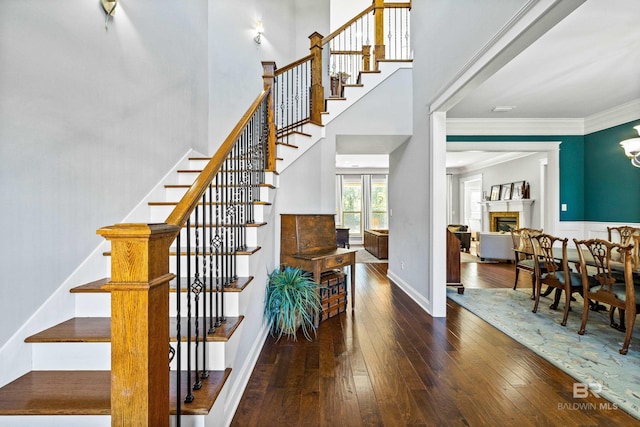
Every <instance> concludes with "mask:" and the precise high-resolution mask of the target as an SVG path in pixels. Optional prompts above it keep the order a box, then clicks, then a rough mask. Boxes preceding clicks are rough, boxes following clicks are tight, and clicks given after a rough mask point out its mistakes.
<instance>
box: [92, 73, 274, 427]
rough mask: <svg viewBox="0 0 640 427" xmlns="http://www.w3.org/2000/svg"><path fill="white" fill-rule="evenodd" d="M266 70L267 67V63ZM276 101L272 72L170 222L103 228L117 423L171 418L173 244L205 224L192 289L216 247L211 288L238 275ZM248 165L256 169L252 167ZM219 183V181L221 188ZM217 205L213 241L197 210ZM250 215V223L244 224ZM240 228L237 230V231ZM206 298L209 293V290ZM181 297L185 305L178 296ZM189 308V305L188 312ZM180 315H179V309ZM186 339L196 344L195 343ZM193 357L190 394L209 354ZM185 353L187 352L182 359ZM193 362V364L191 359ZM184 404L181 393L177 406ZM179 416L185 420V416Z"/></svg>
mask: <svg viewBox="0 0 640 427" xmlns="http://www.w3.org/2000/svg"><path fill="white" fill-rule="evenodd" d="M265 74H268V67H267V72H266V73H265ZM271 74H272V73H271ZM272 109H273V100H272V91H271V87H269V83H268V78H267V79H265V90H264V91H263V92H262V93H261V94H260V95H259V96H258V97H257V98H256V100H255V101H254V102H253V103H252V104H251V106H250V108H249V109H248V110H247V112H246V113H245V115H244V116H243V117H242V118H241V120H240V121H239V122H238V124H237V125H236V126H235V127H234V129H233V130H232V132H231V133H230V134H229V136H228V137H227V139H226V140H225V141H224V142H223V144H222V145H221V146H220V148H219V149H218V151H217V152H216V153H215V154H214V156H213V157H212V158H211V160H210V161H209V162H208V164H207V165H206V167H205V168H204V169H203V170H202V172H201V173H200V174H199V175H198V177H197V178H196V179H195V181H194V183H193V184H192V185H191V187H190V188H189V189H188V190H187V192H186V193H185V194H184V196H183V197H182V199H181V200H180V202H179V203H178V204H177V205H176V207H175V209H174V210H173V211H172V212H171V214H170V215H169V216H168V217H167V219H166V222H165V223H164V224H116V225H113V226H108V227H103V228H101V229H99V230H98V231H97V233H98V234H100V235H102V236H103V237H104V238H105V239H107V240H109V241H110V242H111V281H110V283H109V284H108V287H109V290H110V291H111V311H112V318H111V325H112V326H111V330H112V337H111V340H112V346H111V365H112V371H111V417H112V426H129V425H140V426H154V427H155V426H168V425H169V407H170V405H169V395H170V394H169V383H170V381H169V379H170V378H169V372H168V366H169V357H170V356H169V355H170V353H174V352H176V351H177V354H178V355H179V354H180V348H179V343H180V341H181V339H180V336H178V339H177V343H178V344H177V347H178V349H177V350H176V349H173V348H172V347H171V346H170V343H169V335H170V334H169V322H168V321H167V320H168V318H169V282H170V281H171V280H172V279H173V278H174V277H176V275H174V274H171V273H170V261H169V259H170V247H171V245H172V243H173V242H174V241H179V240H180V230H182V229H185V230H186V232H185V233H186V236H187V241H188V240H189V238H190V237H189V236H190V234H191V229H192V228H196V229H198V227H199V226H202V227H203V230H202V243H200V242H197V243H196V246H195V248H194V250H195V252H196V254H198V252H199V254H200V258H199V259H197V260H196V261H195V262H193V263H192V262H190V261H187V262H186V265H187V270H189V268H190V267H191V266H192V264H193V267H194V270H195V280H196V281H197V282H195V283H191V285H187V286H188V289H187V291H189V292H190V291H191V289H192V287H193V288H194V289H195V288H196V287H200V286H201V285H204V286H206V284H205V283H203V282H205V281H206V279H205V278H204V277H202V276H204V275H206V272H205V271H206V267H207V264H206V262H207V261H206V259H207V257H209V260H210V261H211V263H210V264H209V265H208V268H209V271H213V270H214V268H213V258H212V257H213V253H214V252H216V253H217V254H219V255H221V256H224V257H225V259H224V261H223V262H222V264H224V265H223V266H220V264H219V263H218V261H216V266H215V270H216V272H217V273H218V274H221V275H222V276H220V275H218V276H217V277H216V278H215V281H216V288H215V289H212V290H211V292H212V294H213V293H216V292H219V291H223V289H220V286H221V285H224V284H223V283H222V282H221V279H224V280H225V281H227V282H228V281H230V280H233V277H230V276H233V275H234V274H235V273H233V268H234V267H233V265H234V260H233V257H235V255H236V254H237V253H238V251H239V250H241V249H243V248H242V245H244V243H243V242H242V239H243V234H242V227H243V226H245V225H246V222H251V221H252V216H251V214H250V213H247V212H246V210H247V208H248V209H249V210H250V209H251V208H252V205H253V201H254V200H256V197H257V195H256V193H255V190H256V189H258V191H259V185H260V184H261V183H262V182H264V175H263V174H264V171H265V170H266V169H269V168H271V169H273V168H274V167H273V165H275V141H274V137H273V136H274V124H273V117H274V114H273V111H272ZM270 110H271V111H270ZM246 167H248V168H250V170H246V169H245V168H246ZM260 174H262V176H260ZM260 181H262V182H260ZM212 183H215V184H212ZM212 185H215V190H214V188H213V187H212ZM214 191H215V192H216V196H215V199H214V198H213V192H214ZM207 193H208V194H209V199H208V200H207V198H206V197H207V196H206V195H207ZM214 208H215V210H216V212H217V214H216V215H217V216H216V217H215V221H216V224H215V225H216V227H218V230H223V231H221V232H220V233H218V232H216V236H214V235H213V233H212V232H210V233H211V234H209V238H210V241H209V242H210V243H211V245H210V246H209V244H208V242H206V241H205V239H206V229H205V224H204V222H205V219H204V216H203V217H202V218H203V219H202V224H200V223H199V220H198V219H197V217H198V214H197V212H198V211H199V210H200V209H202V212H203V215H204V212H205V209H208V210H209V211H210V212H213V210H214ZM218 214H219V215H218ZM194 215H195V218H196V219H195V221H196V223H195V224H194V225H193V227H192V226H191V224H190V223H191V218H192V216H194ZM229 218H231V219H232V221H233V222H232V223H227V222H225V220H226V219H229ZM213 221H214V219H213V217H211V216H210V217H209V224H208V227H209V228H210V229H211V228H212V226H213V224H212V222H213ZM243 221H244V222H245V224H242V222H243ZM236 229H237V231H234V230H236ZM198 233H199V232H198V231H195V235H196V241H197V240H198V238H199V234H198ZM218 238H219V239H220V240H218ZM175 249H176V250H175V251H174V252H175V253H177V255H176V259H177V267H176V270H177V273H178V274H177V275H178V277H177V280H176V281H175V282H176V283H181V280H180V279H181V278H180V277H179V276H180V274H179V271H180V258H181V257H180V254H181V252H182V248H180V247H179V246H178V247H177V248H175ZM191 251H192V249H188V250H187V256H188V255H189V254H190V253H191ZM201 262H202V263H203V265H204V266H203V269H202V270H200V269H199V264H200V263H201ZM220 272H222V273H220ZM201 273H202V274H201ZM187 276H188V278H189V280H191V276H192V275H191V274H190V273H188V274H187ZM211 276H212V275H211V274H210V275H209V282H210V283H211V282H212V281H213V280H214V278H213V277H211ZM198 292H199V290H198ZM176 298H177V300H178V301H179V299H180V289H178V291H177V292H176ZM204 299H205V300H206V295H205V297H204ZM196 303H197V299H196ZM177 304H178V307H179V302H178V303H177ZM197 307H198V306H197V305H196V309H195V310H196V315H195V317H196V321H195V323H196V325H197V324H198V319H199V318H200V317H201V314H199V313H198V311H197V310H198V308H197ZM205 307H206V306H205ZM210 309H211V308H210ZM221 309H222V310H223V308H218V307H217V310H221ZM190 311H191V307H190V306H189V314H191V312H190ZM202 315H205V313H203V314H202ZM177 318H178V319H177V321H178V323H179V322H180V309H178V315H177ZM223 318H224V314H223V313H222V314H221V313H220V312H218V311H216V321H221V320H222V319H223ZM187 321H188V322H190V320H187ZM190 324H191V323H189V326H190ZM206 327H207V325H206V324H205V325H203V332H202V334H203V339H206V338H205V336H206V334H207V332H205V329H206ZM178 329H180V326H178ZM178 333H179V332H178ZM197 334H198V331H196V339H195V341H198V338H197ZM186 346H187V349H188V350H190V348H191V347H190V346H189V344H187V345H186ZM205 348H206V346H204V345H202V350H203V351H205ZM196 352H197V350H196ZM194 357H195V368H194V376H195V377H196V380H195V384H194V387H193V388H192V387H191V386H189V387H188V392H187V393H188V394H191V392H192V390H193V389H197V388H198V383H199V380H198V375H201V374H202V375H206V374H207V368H206V366H205V365H204V361H205V360H206V358H205V357H204V354H203V357H202V361H203V362H202V363H203V365H202V366H200V365H199V362H198V358H197V356H196V355H194ZM179 358H180V356H178V360H179ZM188 363H189V366H191V365H190V360H189V361H188ZM188 369H190V368H188ZM177 370H178V373H177V375H176V377H177V379H176V381H177V382H178V384H177V389H178V390H180V387H181V385H180V378H181V375H180V364H178V369H177ZM190 377H191V374H188V375H187V378H190ZM183 397H184V396H183ZM191 398H193V396H186V401H187V402H188V401H189V399H191ZM179 404H180V399H178V410H177V413H178V414H179V413H180V409H179V408H180V405H179ZM176 422H177V425H179V416H178V417H177V418H176Z"/></svg>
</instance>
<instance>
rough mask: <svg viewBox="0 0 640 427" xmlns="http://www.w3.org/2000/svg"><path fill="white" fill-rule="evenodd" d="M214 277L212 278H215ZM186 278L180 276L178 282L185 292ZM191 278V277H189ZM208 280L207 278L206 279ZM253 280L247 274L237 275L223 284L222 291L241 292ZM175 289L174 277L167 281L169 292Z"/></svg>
mask: <svg viewBox="0 0 640 427" xmlns="http://www.w3.org/2000/svg"><path fill="white" fill-rule="evenodd" d="M215 279H216V278H214V280H215ZM187 280H188V279H187V278H186V277H181V278H180V284H181V286H182V288H181V291H182V292H186V291H187V290H186V284H187ZM191 280H193V279H191ZM207 280H208V279H207ZM252 280H253V276H249V277H238V278H237V279H236V280H234V281H232V282H231V283H230V284H229V286H225V288H224V291H225V292H242V290H243V289H244V288H246V287H247V285H248V284H249V283H251V281H252ZM175 291H176V284H175V279H174V280H172V281H171V282H169V292H175Z"/></svg>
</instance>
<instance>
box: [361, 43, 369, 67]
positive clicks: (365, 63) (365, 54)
mask: <svg viewBox="0 0 640 427" xmlns="http://www.w3.org/2000/svg"><path fill="white" fill-rule="evenodd" d="M362 70H363V71H371V46H369V45H366V44H364V45H362Z"/></svg>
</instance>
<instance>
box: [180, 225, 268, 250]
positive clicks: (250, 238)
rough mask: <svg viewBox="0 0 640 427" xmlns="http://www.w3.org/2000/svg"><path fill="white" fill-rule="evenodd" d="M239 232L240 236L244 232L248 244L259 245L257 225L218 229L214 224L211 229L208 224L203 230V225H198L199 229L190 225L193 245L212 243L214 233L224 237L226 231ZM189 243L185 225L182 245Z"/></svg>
mask: <svg viewBox="0 0 640 427" xmlns="http://www.w3.org/2000/svg"><path fill="white" fill-rule="evenodd" d="M234 231H235V233H237V234H238V238H239V237H241V236H242V234H241V233H244V234H245V236H244V238H245V241H246V244H247V246H252V247H254V246H257V245H258V232H257V227H241V228H235V230H234V229H232V228H228V227H221V228H219V229H218V230H216V227H215V226H213V227H212V228H211V229H210V228H209V227H208V226H205V230H204V231H203V230H202V227H201V226H200V227H198V229H197V230H196V228H195V227H190V228H189V234H190V235H189V238H190V239H191V245H192V246H193V247H195V246H198V247H201V246H202V244H203V243H205V242H206V243H210V242H211V235H212V234H213V236H214V237H215V235H216V233H221V235H222V236H223V237H224V236H225V234H226V233H231V232H234ZM196 233H197V235H198V239H197V241H198V242H199V244H198V245H196ZM186 244H187V228H186V227H184V228H183V229H182V230H181V231H180V245H181V246H183V247H184V246H186Z"/></svg>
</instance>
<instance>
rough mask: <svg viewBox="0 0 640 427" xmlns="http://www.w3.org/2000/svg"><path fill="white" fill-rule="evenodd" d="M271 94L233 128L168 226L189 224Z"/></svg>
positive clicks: (257, 102)
mask: <svg viewBox="0 0 640 427" xmlns="http://www.w3.org/2000/svg"><path fill="white" fill-rule="evenodd" d="M269 93H270V89H266V90H263V91H262V93H261V94H260V95H259V96H258V97H257V98H256V100H255V101H253V103H252V104H251V106H250V107H249V109H248V110H247V112H246V113H244V116H242V118H241V119H240V121H239V122H238V124H236V126H235V127H234V128H233V130H232V131H231V133H230V134H229V136H228V137H227V139H225V140H224V142H223V143H222V145H221V146H220V148H219V149H218V151H216V153H215V154H214V155H213V157H212V158H211V160H210V161H209V163H207V166H205V167H204V169H203V170H202V172H201V173H200V174H199V175H198V177H197V178H196V180H195V181H194V182H193V184H192V185H191V187H190V188H189V190H188V191H187V192H186V193H185V195H184V196H182V199H180V202H178V204H177V205H176V207H175V209H174V210H173V212H171V214H169V216H168V217H167V220H166V221H165V222H166V223H167V224H171V225H177V226H178V227H182V226H184V225H185V224H186V223H187V219H188V218H189V216H190V215H191V212H193V210H194V209H195V207H196V206H197V205H198V202H199V201H200V199H201V198H202V195H203V194H204V192H205V191H206V190H207V186H208V185H209V183H210V182H211V181H213V179H214V178H215V176H216V174H217V173H218V172H219V171H220V168H221V167H222V164H223V162H224V161H225V159H226V158H227V156H228V155H229V153H230V152H231V150H232V149H233V146H234V144H235V142H236V141H237V140H238V138H239V137H240V136H241V134H242V131H243V129H244V128H245V127H246V126H247V124H248V123H249V120H250V119H251V117H252V116H253V115H254V113H255V112H256V110H257V109H258V106H259V105H260V104H261V103H262V101H263V100H264V99H265V97H267V96H268V95H269Z"/></svg>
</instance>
